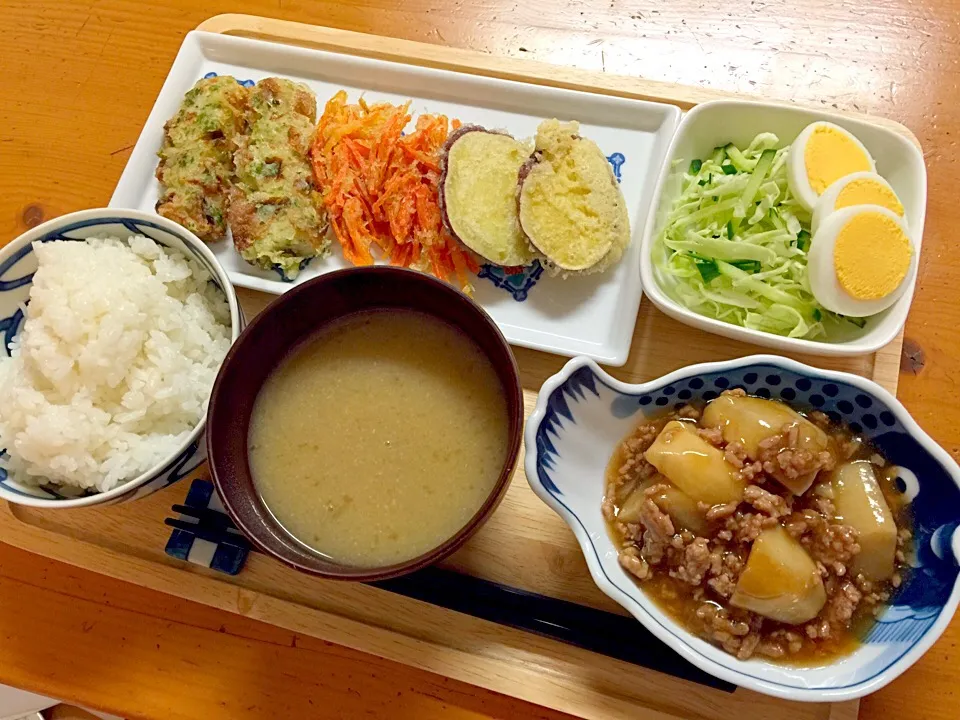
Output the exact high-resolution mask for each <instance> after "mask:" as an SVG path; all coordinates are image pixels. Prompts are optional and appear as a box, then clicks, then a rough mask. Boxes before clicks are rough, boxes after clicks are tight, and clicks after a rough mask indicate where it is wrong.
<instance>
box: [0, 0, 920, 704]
mask: <svg viewBox="0 0 960 720" xmlns="http://www.w3.org/2000/svg"><path fill="white" fill-rule="evenodd" d="M198 29H200V30H207V31H211V32H221V33H229V34H236V35H244V36H248V37H254V38H259V39H265V40H270V41H274V42H285V43H292V44H299V45H307V46H310V47H319V48H322V49H324V50H328V51H333V52H339V53H348V54H354V55H363V56H368V57H376V58H380V59H385V60H392V61H398V62H404V63H409V64H414V65H422V66H430V67H440V68H445V69H451V70H457V71H460V72H466V73H472V74H479V75H486V76H493V77H500V78H507V79H513V80H521V81H525V82H530V83H536V84H542V85H551V86H557V87H567V88H575V89H578V90H584V91H588V92H597V93H605V94H613V95H620V96H626V97H637V98H644V99H651V100H658V101H661V102H669V103H673V104H676V105H679V106H680V107H682V108H689V107H691V106H692V105H694V104H696V103H698V102H701V101H703V100H706V99H714V98H716V97H720V95H718V94H715V93H710V92H707V91H702V90H696V89H692V88H684V87H680V86H675V85H663V84H659V83H654V82H650V81H645V80H641V79H638V78H628V77H615V76H610V75H605V74H602V73H594V72H588V71H583V70H574V69H568V68H560V67H555V66H552V65H546V64H543V63H537V62H533V61H518V60H513V59H511V60H508V59H505V58H496V57H493V56H489V55H485V54H482V53H478V52H472V51H467V50H459V49H453V48H444V47H439V46H434V45H427V44H422V43H417V42H410V41H405V40H396V39H391V38H383V37H377V36H373V35H364V34H360V33H354V32H348V31H344V30H336V29H332V28H324V27H315V26H309V25H303V24H299V23H291V22H285V21H279V20H269V19H264V18H256V17H251V16H246V15H220V16H217V17H214V18H211V19H210V20H208V21H206V22H204V23H202V24H201V25H200V27H199V28H198ZM871 121H872V122H875V123H877V124H882V125H885V126H887V127H892V128H893V129H895V130H896V131H897V132H900V133H902V134H904V135H905V136H907V137H909V138H910V139H911V140H913V141H914V142H915V139H914V138H913V136H912V135H911V134H910V132H909V131H908V130H907V129H906V128H904V127H903V126H901V125H899V124H897V123H894V122H891V121H888V120H883V119H877V118H871ZM238 294H239V296H240V301H241V304H242V305H243V308H244V311H245V313H246V316H247V317H248V318H251V317H253V316H254V315H255V314H256V313H258V312H259V311H260V310H262V309H263V307H265V306H266V305H267V303H269V302H270V301H271V300H272V299H273V297H272V296H269V295H264V294H260V293H257V292H254V291H250V290H239V291H238ZM901 344H902V337H900V338H898V339H897V340H895V341H894V342H892V343H891V344H890V345H888V346H887V347H885V348H883V349H882V350H881V351H879V352H878V353H876V354H875V355H871V356H865V357H860V358H835V359H830V360H826V359H822V358H809V357H801V358H799V359H801V360H804V361H806V362H811V363H815V364H818V365H823V366H825V367H831V368H835V369H840V370H846V371H850V372H854V373H858V374H860V375H863V376H866V377H870V378H872V379H874V380H875V381H877V382H878V383H880V384H881V385H883V386H884V387H886V388H887V389H888V390H890V391H891V392H894V393H895V392H896V389H897V374H898V367H899V361H900V350H901ZM515 352H516V355H517V360H518V363H519V366H520V370H521V379H522V382H523V386H524V388H525V390H524V394H525V400H526V406H527V411H528V412H529V411H530V409H532V407H533V404H534V400H535V397H536V392H537V389H538V388H539V387H540V385H541V384H542V383H543V381H544V380H545V379H546V378H547V377H549V376H550V375H551V374H553V373H555V372H556V371H558V370H559V369H560V368H561V367H562V366H563V364H564V362H565V358H560V357H556V356H552V355H547V354H544V353H539V352H536V351H532V350H524V349H520V348H517V349H515ZM754 352H762V349H760V348H756V347H752V346H747V345H744V344H742V343H738V342H736V341H733V340H727V339H724V338H721V337H718V336H714V335H710V334H706V333H703V332H701V331H699V330H696V329H694V328H690V327H687V326H685V325H682V324H680V323H678V322H675V321H673V320H671V319H669V318H668V317H666V316H665V315H663V314H661V313H660V312H658V311H657V310H656V309H655V308H654V307H653V305H652V304H651V303H649V302H644V303H642V304H641V307H640V313H639V317H638V322H637V327H636V331H635V334H634V339H633V345H632V349H631V353H630V358H629V361H628V362H627V364H626V365H625V366H624V367H623V368H619V369H616V370H614V371H613V374H614V375H616V376H617V377H619V378H621V379H623V380H626V381H630V382H640V381H643V380H649V379H651V378H654V377H657V376H660V375H663V374H665V373H667V372H670V371H672V370H675V369H677V368H679V367H682V366H684V365H689V364H691V363H696V362H703V361H710V360H722V359H728V358H733V357H738V356H742V355H747V354H752V353H754ZM522 468H523V463H522V459H521V461H520V464H519V465H518V469H517V472H516V475H515V476H514V478H513V482H512V484H511V487H510V489H509V491H508V493H507V495H506V498H505V500H504V501H503V504H502V505H501V506H500V508H499V509H498V510H497V512H496V513H495V514H494V515H493V517H492V518H491V519H490V521H489V522H488V523H487V524H486V525H485V526H484V527H483V529H482V530H481V531H480V532H479V533H478V534H477V535H476V536H475V537H474V538H473V539H472V540H471V541H470V542H469V543H468V544H467V545H466V546H465V547H464V548H463V549H462V550H461V551H460V552H458V553H457V554H455V555H454V556H452V557H451V558H449V559H448V560H447V561H445V562H444V563H443V565H444V566H445V567H446V568H448V569H452V570H456V571H458V572H462V573H467V574H470V575H474V576H477V577H480V578H484V579H487V580H491V581H494V582H497V583H501V584H503V585H507V586H510V587H514V588H519V589H522V590H526V591H529V592H533V593H537V594H540V595H545V596H548V597H553V598H559V599H564V600H569V601H572V602H576V603H579V604H582V605H587V606H591V607H595V608H597V609H601V610H605V611H608V612H612V613H617V614H621V615H625V614H626V613H625V611H623V610H622V609H621V608H620V607H619V606H618V605H616V604H615V603H614V602H613V601H611V600H610V599H609V598H607V597H606V596H605V595H603V594H602V593H601V592H600V591H599V590H598V589H597V588H596V586H595V585H594V584H593V582H592V580H591V579H590V575H589V573H588V571H587V567H586V564H585V562H584V560H583V557H582V555H581V553H580V549H579V546H578V545H577V543H576V541H575V540H574V537H573V534H572V533H571V532H570V531H569V530H568V528H567V526H566V525H565V524H564V523H563V521H562V520H560V518H559V517H558V516H556V515H555V514H554V513H553V512H552V511H550V510H549V508H547V507H546V506H545V505H544V504H543V503H542V502H540V500H539V499H538V498H537V497H536V496H535V495H534V494H533V492H532V491H531V490H530V488H529V486H528V485H527V482H526V478H525V477H524V474H523V469H522ZM201 475H205V469H204V470H203V471H201ZM187 487H188V485H187V483H179V484H177V485H175V486H173V487H171V488H167V489H166V490H164V491H162V492H159V493H156V494H154V495H151V496H150V497H147V498H145V499H143V500H140V501H137V502H134V503H130V504H127V505H122V506H115V507H106V508H103V509H82V510H71V511H41V510H35V509H31V508H27V507H23V506H19V505H7V504H2V505H0V533H2V535H0V537H2V538H3V540H4V541H5V542H7V543H10V544H12V545H15V546H17V547H20V548H23V549H25V550H29V551H32V552H36V553H39V554H42V555H46V556H49V557H52V558H55V559H57V560H61V561H63V562H67V563H71V564H74V565H78V566H80V567H83V568H86V569H89V570H92V571H95V572H100V573H103V574H106V575H109V576H112V577H115V578H119V579H122V580H126V581H129V582H133V583H136V584H138V585H142V586H145V587H149V588H152V589H155V590H159V591H162V592H167V593H170V594H173V595H177V596H179V597H183V598H187V599H190V600H194V601H197V602H201V603H204V604H207V605H211V606H214V607H218V608H221V609H223V610H227V611H230V612H234V613H239V614H241V615H245V616H248V617H252V618H256V619H258V620H262V621H265V622H268V623H272V624H275V625H279V626H282V627H284V628H287V629H289V630H292V631H295V632H299V633H304V634H307V635H312V636H316V637H319V638H323V639H325V640H328V641H331V642H334V643H339V644H342V645H347V646H349V647H353V648H357V649H360V650H363V651H366V652H370V653H373V654H376V655H380V656H382V657H386V658H390V659H392V660H396V661H399V662H402V663H406V664H409V665H414V666H417V667H420V668H424V669H426V670H430V671H432V672H435V673H438V674H441V675H444V676H447V677H451V678H455V679H458V680H462V681H466V682H469V683H473V684H476V685H480V686H482V687H485V688H489V689H491V690H495V691H498V692H502V693H505V694H507V695H512V696H515V697H518V698H522V699H524V700H528V701H531V702H534V703H538V704H540V705H544V706H547V707H551V708H555V709H557V710H561V711H565V712H568V713H571V714H574V715H579V716H581V717H585V718H605V719H606V718H627V717H630V718H640V717H642V718H656V719H658V720H666V719H668V718H707V717H737V718H741V719H742V720H754V719H756V720H759V719H761V718H769V717H778V718H781V719H782V720H807V719H814V718H821V719H825V718H829V719H830V720H853V719H854V718H856V715H857V710H858V705H859V703H858V702H857V701H850V702H845V703H837V704H832V705H831V704H822V705H818V704H800V703H792V702H788V701H784V700H777V699H774V698H768V697H765V696H762V695H759V694H756V693H753V692H750V691H746V690H742V689H741V690H737V691H736V692H734V693H726V692H723V691H720V690H714V689H711V688H708V687H705V686H703V685H700V684H696V683H692V682H687V681H684V680H680V679H678V678H674V677H672V676H670V675H667V674H663V673H658V672H654V671H651V670H646V669H645V668H642V667H639V666H637V665H634V664H631V663H627V662H624V661H621V660H616V659H613V658H610V657H607V656H605V655H600V654H596V653H593V652H590V651H588V650H583V649H580V648H578V647H573V646H571V645H567V644H565V643H562V642H559V641H556V640H552V639H548V638H544V637H540V636H538V635H534V634H531V633H526V632H523V631H520V630H515V629H512V628H510V627H506V626H504V625H500V624H497V623H494V622H490V621H486V620H481V619H478V618H476V617H473V616H471V615H466V614H461V613H457V612H453V611H451V610H446V609H444V608H441V607H438V606H435V605H431V604H429V603H425V602H421V601H418V600H414V599H410V598H408V597H404V596H402V595H398V594H396V593H391V592H387V591H385V590H382V589H378V588H374V587H370V586H367V585H360V584H351V583H342V582H334V581H324V580H319V579H316V578H313V577H309V576H306V575H303V574H300V573H298V572H296V571H294V570H291V569H288V568H286V567H285V566H283V565H281V564H280V563H278V562H276V561H273V560H271V559H269V558H267V557H264V556H262V555H259V554H256V553H253V554H251V555H250V557H249V559H248V561H247V565H246V568H245V569H244V570H243V571H242V572H241V573H240V574H239V575H237V576H234V577H231V576H227V575H222V574H219V573H215V572H212V571H207V570H203V569H201V568H199V567H197V566H195V565H190V564H189V563H184V562H179V561H177V560H174V559H172V558H170V557H169V556H167V555H166V554H165V553H164V546H165V543H166V540H167V538H168V536H169V533H170V531H169V528H167V527H165V526H164V524H163V519H164V517H166V516H167V515H168V514H169V511H170V506H171V505H172V504H174V503H176V502H180V501H182V499H183V496H184V494H185V492H186V489H187ZM649 652H650V653H653V654H657V653H669V652H671V651H670V650H669V649H668V648H667V647H666V646H663V645H660V644H659V643H653V644H652V645H651V647H650V648H649Z"/></svg>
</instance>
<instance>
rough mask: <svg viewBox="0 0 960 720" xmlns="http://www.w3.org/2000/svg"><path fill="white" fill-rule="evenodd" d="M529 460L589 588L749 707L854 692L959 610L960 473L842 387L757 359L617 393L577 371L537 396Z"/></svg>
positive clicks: (913, 429) (896, 416)
mask: <svg viewBox="0 0 960 720" xmlns="http://www.w3.org/2000/svg"><path fill="white" fill-rule="evenodd" d="M611 450H612V452H611ZM527 454H528V457H527V461H526V469H527V477H528V479H529V480H530V484H531V486H532V487H533V489H534V491H535V492H536V493H537V494H538V495H539V496H540V497H541V498H542V499H543V500H544V501H545V502H547V504H548V505H550V506H551V507H552V508H553V509H554V510H556V511H557V512H558V513H559V514H560V515H561V517H563V518H564V519H565V520H566V521H567V523H568V524H569V525H570V527H571V529H572V530H573V532H574V534H575V535H576V537H577V539H578V541H579V542H580V545H581V547H582V549H583V550H584V555H585V558H586V561H587V565H588V567H589V569H590V572H591V574H592V576H593V578H594V580H595V581H596V582H597V585H598V586H599V587H600V589H601V590H603V591H604V592H606V593H607V594H608V595H610V596H611V597H612V598H614V599H615V600H617V601H618V602H620V603H621V604H622V605H623V606H624V607H625V608H626V609H627V610H629V611H630V612H631V613H632V614H634V615H635V616H636V617H637V618H638V619H640V620H641V621H642V622H643V623H644V625H646V627H647V628H648V629H649V630H651V632H653V633H654V634H655V635H656V636H657V637H658V638H660V639H661V640H664V641H665V642H667V644H668V645H670V646H671V647H673V648H674V649H675V650H677V651H678V652H680V653H681V654H682V655H684V656H685V657H686V658H687V659H689V660H691V661H692V662H694V663H695V664H697V665H699V666H700V667H702V668H703V669H705V670H707V671H709V672H712V673H713V674H715V675H718V676H719V677H722V678H724V679H727V680H732V681H733V682H736V683H738V684H741V685H745V686H747V687H751V688H753V689H756V690H759V691H761V692H767V693H770V694H774V695H780V696H783V697H790V698H793V699H799V700H837V699H843V698H849V697H858V696H861V695H863V694H865V693H867V692H871V691H873V690H875V689H876V688H877V687H880V686H882V685H883V684H886V683H887V682H889V681H890V680H891V679H892V678H893V677H896V676H897V675H898V674H900V673H902V672H903V670H905V669H906V667H909V665H910V664H912V663H913V662H914V661H915V660H916V659H917V657H919V656H920V655H921V654H922V653H923V652H924V651H925V650H926V649H927V648H929V646H930V645H932V644H933V642H934V640H935V639H936V638H937V637H938V636H939V634H940V632H942V630H943V628H944V627H945V626H946V624H947V623H948V622H949V620H950V617H951V616H952V614H953V612H954V610H955V609H956V606H957V602H958V598H960V588H958V585H960V583H958V582H957V574H958V570H957V560H956V557H957V555H958V553H960V530H958V524H960V523H958V520H960V490H958V479H960V468H958V467H957V464H956V463H955V462H954V461H953V460H952V459H951V458H950V456H949V455H948V454H947V453H946V452H945V451H944V450H943V449H942V448H940V447H939V446H937V445H936V443H934V442H933V441H932V440H931V439H930V438H929V437H928V436H927V435H925V434H924V433H923V431H922V430H920V428H919V427H917V425H916V423H915V422H914V421H913V420H912V419H911V418H910V416H909V415H908V414H907V412H906V410H905V409H904V408H903V406H902V405H900V403H899V402H897V400H896V399H895V398H894V397H893V396H892V395H890V394H889V393H887V392H886V391H885V390H884V389H883V388H881V387H879V386H878V385H877V384H876V383H873V382H871V381H869V380H866V379H864V378H861V377H858V376H853V375H846V374H843V373H832V372H828V371H823V370H818V369H815V368H811V367H808V366H805V365H801V364H800V363H796V362H793V361H790V360H786V359H783V358H774V357H772V356H756V357H753V358H743V359H741V360H734V361H730V362H726V363H713V364H705V365H699V366H693V367H690V368H685V369H683V370H680V371H678V372H676V373H673V374H672V375H669V376H667V377H665V378H661V379H658V380H653V381H650V382H648V383H644V384H642V385H628V384H625V383H622V382H619V381H617V380H616V379H614V378H612V377H611V376H609V375H607V374H606V373H605V372H604V371H603V370H601V369H600V368H599V367H598V366H596V365H595V364H594V363H592V362H591V361H589V360H586V359H576V360H573V361H571V362H570V363H569V364H568V365H567V367H565V368H564V370H563V371H561V372H560V373H558V374H557V375H556V376H554V377H553V378H550V379H549V380H548V381H547V382H546V383H545V384H544V387H543V389H542V390H541V393H540V397H539V398H538V404H537V407H536V409H535V411H534V413H533V414H532V415H531V418H530V421H529V422H528V429H527ZM604 467H605V468H606V469H605V471H604ZM590 477H596V478H597V485H591V482H590V481H589V480H588V478H590ZM597 486H601V487H602V490H603V491H602V497H601V493H599V492H597V489H593V490H591V488H592V487H593V488H597Z"/></svg>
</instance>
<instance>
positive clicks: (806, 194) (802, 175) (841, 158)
mask: <svg viewBox="0 0 960 720" xmlns="http://www.w3.org/2000/svg"><path fill="white" fill-rule="evenodd" d="M865 171H866V172H876V165H875V164H874V162H873V158H872V157H870V153H869V152H867V149H866V148H865V147H864V146H863V143H861V142H860V141H859V140H857V138H855V137H854V136H853V135H852V134H851V133H849V132H847V131H846V130H844V129H843V128H842V127H840V126H839V125H834V124H833V123H828V122H815V123H811V124H810V125H807V127H805V128H804V129H803V131H802V132H801V133H800V134H799V135H797V139H796V140H794V141H793V145H791V146H790V152H789V153H788V155H787V183H788V184H789V186H790V192H792V193H793V196H794V197H795V198H797V201H798V202H799V203H800V204H801V205H802V206H803V207H804V208H806V209H807V210H810V211H812V210H813V206H814V205H816V204H817V200H818V199H819V197H820V196H821V195H823V193H824V192H825V191H826V189H827V188H828V187H830V186H831V185H833V183H835V182H836V181H837V180H839V179H840V178H842V177H843V176H845V175H849V174H851V173H855V172H865Z"/></svg>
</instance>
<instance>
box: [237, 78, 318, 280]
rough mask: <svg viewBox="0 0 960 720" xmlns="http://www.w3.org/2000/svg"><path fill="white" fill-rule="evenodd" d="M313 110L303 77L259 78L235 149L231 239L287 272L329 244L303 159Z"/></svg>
mask: <svg viewBox="0 0 960 720" xmlns="http://www.w3.org/2000/svg"><path fill="white" fill-rule="evenodd" d="M316 117H317V99H316V97H315V96H314V94H313V92H311V91H310V89H309V88H307V87H306V86H305V85H303V84H301V83H296V82H292V81H290V80H283V79H281V78H267V79H265V80H261V81H260V82H259V83H257V85H256V86H255V87H254V88H253V90H252V92H251V94H250V103H249V111H248V114H247V133H246V134H245V135H244V136H243V137H242V138H241V139H240V142H239V148H238V150H237V152H236V155H235V156H234V159H235V162H236V184H235V185H234V187H233V190H232V191H231V193H230V212H229V219H230V228H231V230H232V231H233V242H234V245H236V248H237V250H238V251H239V252H240V255H241V256H242V257H243V259H244V260H246V261H247V262H249V263H252V264H254V265H257V266H259V267H262V268H266V269H276V270H278V271H280V273H281V274H282V275H283V277H284V279H286V280H293V279H294V278H295V277H296V276H297V274H298V273H299V272H300V270H301V269H302V268H303V266H304V265H306V263H307V262H308V261H309V260H310V259H312V258H314V257H318V256H323V255H326V254H327V253H328V252H329V247H330V241H329V240H328V239H327V238H326V230H327V218H326V215H325V214H324V213H323V211H322V210H318V208H322V203H321V202H320V196H319V193H318V192H317V189H316V188H315V187H314V184H313V172H312V170H311V168H310V163H309V161H308V159H307V150H308V149H309V147H310V141H311V139H312V137H313V128H314V125H315V123H316Z"/></svg>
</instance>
